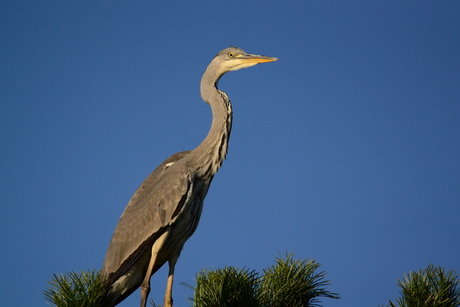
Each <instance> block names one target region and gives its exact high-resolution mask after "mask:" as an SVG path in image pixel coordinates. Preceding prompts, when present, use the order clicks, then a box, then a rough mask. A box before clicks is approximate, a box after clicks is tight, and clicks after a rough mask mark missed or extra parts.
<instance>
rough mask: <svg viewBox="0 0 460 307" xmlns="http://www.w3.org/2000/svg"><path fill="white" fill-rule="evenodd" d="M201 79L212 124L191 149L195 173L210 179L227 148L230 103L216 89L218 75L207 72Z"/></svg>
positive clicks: (230, 111)
mask: <svg viewBox="0 0 460 307" xmlns="http://www.w3.org/2000/svg"><path fill="white" fill-rule="evenodd" d="M209 70H210V69H209V67H208V69H207V70H206V72H205V73H204V75H203V78H202V80H201V96H202V98H203V100H204V101H205V102H207V103H208V104H209V105H210V106H211V110H212V124H211V129H210V130H209V132H208V135H207V136H206V138H205V139H204V140H203V141H202V142H201V144H200V145H199V146H198V147H197V148H195V149H194V150H193V151H192V153H191V154H192V155H193V156H194V159H191V161H196V162H197V163H196V164H195V165H194V166H195V168H196V170H197V173H198V174H199V175H200V176H202V177H203V178H206V179H208V180H211V179H212V176H214V174H215V173H217V171H218V169H219V168H220V166H221V165H222V162H223V161H224V159H225V156H226V154H227V148H228V140H229V138H230V132H231V129H232V105H231V103H230V99H228V97H227V94H225V92H223V91H220V90H218V89H217V82H218V81H219V77H220V75H210V74H209V73H207V72H208V71H209Z"/></svg>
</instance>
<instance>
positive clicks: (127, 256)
mask: <svg viewBox="0 0 460 307" xmlns="http://www.w3.org/2000/svg"><path fill="white" fill-rule="evenodd" d="M189 153H190V152H188V151H185V152H180V153H177V154H174V155H172V156H170V157H169V158H168V159H166V160H165V161H163V162H162V163H161V164H160V165H159V166H158V167H157V168H156V169H155V170H154V171H153V172H152V173H151V174H150V175H149V176H148V177H147V178H146V179H145V180H144V182H143V183H142V184H141V185H140V186H139V188H138V189H137V191H136V192H135V193H134V195H133V196H132V198H131V200H130V201H129V203H128V205H127V206H126V208H125V210H124V212H123V214H122V216H121V218H120V220H119V221H118V224H117V226H116V229H115V231H114V234H113V236H112V239H111V242H110V244H109V248H108V251H107V255H106V257H105V260H104V264H103V267H102V271H101V273H102V276H103V278H104V279H105V280H107V282H108V288H109V290H108V291H109V293H110V292H112V294H111V297H112V300H116V301H117V302H119V301H121V300H123V299H124V298H126V297H127V296H128V295H129V294H131V293H132V292H133V291H134V290H136V289H137V288H138V287H139V286H140V284H141V282H142V279H143V278H144V275H145V271H146V266H147V265H148V261H149V260H150V254H151V247H152V245H153V244H154V242H155V241H156V240H157V239H158V238H159V237H160V236H161V235H163V234H164V233H165V232H168V234H167V239H166V241H165V243H164V247H163V248H162V250H161V251H160V254H159V255H158V260H157V261H156V265H155V268H154V271H153V273H154V272H155V271H157V270H158V269H159V268H160V267H161V266H162V265H163V264H164V263H165V262H166V261H168V260H169V259H170V258H171V257H173V256H175V255H178V254H179V253H180V251H181V250H182V247H183V245H184V243H185V241H186V240H187V239H188V238H189V237H190V236H191V235H192V234H193V232H194V231H195V229H196V227H197V225H198V222H199V218H200V216H201V211H202V206H203V200H204V197H205V196H206V193H207V191H208V187H209V182H205V181H203V180H201V179H200V178H197V177H196V176H195V174H194V173H193V170H190V169H189V167H188V165H187V161H188V160H187V159H188V155H189ZM128 275H129V276H128ZM133 275H135V276H133ZM126 277H129V278H126ZM128 282H129V285H127V284H126V283H128ZM118 289H120V290H118ZM118 292H120V293H118ZM117 296H118V299H116V297H117Z"/></svg>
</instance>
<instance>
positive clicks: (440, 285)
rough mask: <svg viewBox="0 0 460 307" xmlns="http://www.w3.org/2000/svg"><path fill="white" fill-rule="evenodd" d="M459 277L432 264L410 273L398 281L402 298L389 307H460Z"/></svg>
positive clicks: (453, 272) (390, 302)
mask: <svg viewBox="0 0 460 307" xmlns="http://www.w3.org/2000/svg"><path fill="white" fill-rule="evenodd" d="M459 277H460V276H459V275H457V273H456V272H455V271H454V270H449V271H447V272H444V269H443V268H441V267H435V266H433V265H432V264H430V265H429V266H428V267H427V268H426V269H421V270H419V271H418V272H410V273H409V274H408V275H404V276H403V278H402V279H399V280H398V286H399V287H400V288H401V292H400V293H401V297H400V298H397V299H396V303H393V302H392V301H389V305H388V306H389V307H396V306H399V307H458V306H460V288H458V285H459V284H460V280H459Z"/></svg>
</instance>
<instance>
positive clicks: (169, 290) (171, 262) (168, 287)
mask: <svg viewBox="0 0 460 307" xmlns="http://www.w3.org/2000/svg"><path fill="white" fill-rule="evenodd" d="M177 259H179V255H176V256H174V257H172V258H171V259H169V261H168V263H169V273H168V283H167V284H166V294H165V301H164V307H172V303H173V298H172V286H173V280H174V267H175V266H176V263H177Z"/></svg>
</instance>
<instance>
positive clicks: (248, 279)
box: [193, 267, 259, 307]
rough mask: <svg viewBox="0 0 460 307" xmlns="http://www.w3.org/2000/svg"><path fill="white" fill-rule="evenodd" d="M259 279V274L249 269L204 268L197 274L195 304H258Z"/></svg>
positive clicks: (247, 306)
mask: <svg viewBox="0 0 460 307" xmlns="http://www.w3.org/2000/svg"><path fill="white" fill-rule="evenodd" d="M258 279H259V278H258V274H257V273H256V272H255V271H249V270H248V269H238V268H235V267H225V268H224V269H218V270H214V271H208V270H202V271H201V272H200V273H198V274H197V279H196V284H197V286H196V288H195V294H194V298H193V301H194V306H196V307H212V306H219V307H235V306H238V307H254V306H257V288H258Z"/></svg>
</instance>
